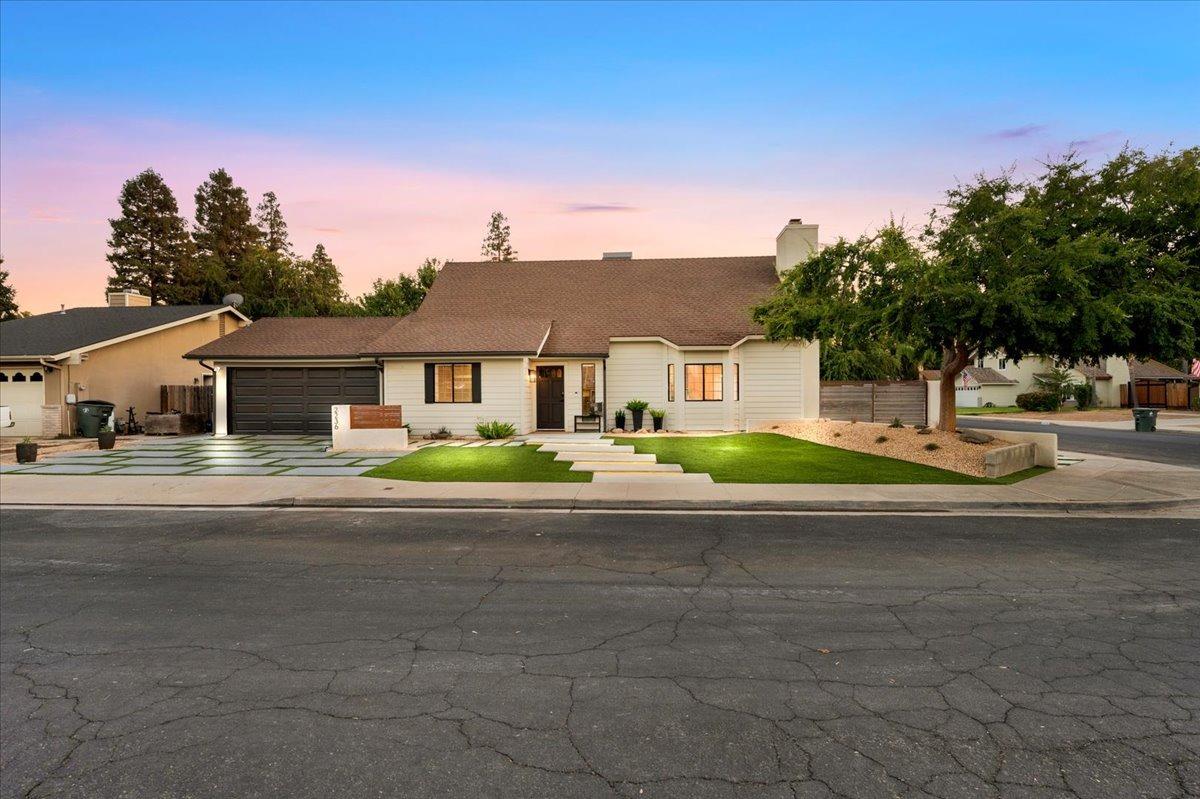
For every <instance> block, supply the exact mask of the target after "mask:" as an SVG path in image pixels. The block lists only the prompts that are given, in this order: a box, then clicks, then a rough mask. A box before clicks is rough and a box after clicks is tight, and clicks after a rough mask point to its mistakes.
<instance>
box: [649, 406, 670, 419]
mask: <svg viewBox="0 0 1200 799" xmlns="http://www.w3.org/2000/svg"><path fill="white" fill-rule="evenodd" d="M650 418H651V419H658V420H659V421H662V420H663V419H666V418H667V412H666V411H664V410H663V409H662V408H651V409H650Z"/></svg>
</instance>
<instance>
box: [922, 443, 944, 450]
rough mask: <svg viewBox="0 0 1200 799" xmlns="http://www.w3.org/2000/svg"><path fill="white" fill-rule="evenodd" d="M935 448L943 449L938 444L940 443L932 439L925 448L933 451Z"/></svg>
mask: <svg viewBox="0 0 1200 799" xmlns="http://www.w3.org/2000/svg"><path fill="white" fill-rule="evenodd" d="M935 449H941V447H940V446H938V443H937V442H936V441H930V442H929V443H928V444H926V445H925V450H926V451H927V452H933V451H934V450H935Z"/></svg>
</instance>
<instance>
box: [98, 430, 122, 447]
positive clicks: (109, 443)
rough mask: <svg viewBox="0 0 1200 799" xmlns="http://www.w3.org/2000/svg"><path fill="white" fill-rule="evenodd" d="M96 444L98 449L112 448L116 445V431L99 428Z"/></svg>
mask: <svg viewBox="0 0 1200 799" xmlns="http://www.w3.org/2000/svg"><path fill="white" fill-rule="evenodd" d="M96 444H97V446H99V447H100V449H112V448H113V447H115V446H116V445H117V431H116V430H101V431H100V432H99V433H97V434H96Z"/></svg>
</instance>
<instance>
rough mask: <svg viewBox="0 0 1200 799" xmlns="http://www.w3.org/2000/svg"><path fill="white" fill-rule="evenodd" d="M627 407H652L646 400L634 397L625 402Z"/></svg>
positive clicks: (640, 408)
mask: <svg viewBox="0 0 1200 799" xmlns="http://www.w3.org/2000/svg"><path fill="white" fill-rule="evenodd" d="M625 407H626V408H628V409H629V410H631V411H644V410H646V409H647V408H649V407H650V403H648V402H646V401H645V400H639V399H632V400H630V401H629V402H627V403H625Z"/></svg>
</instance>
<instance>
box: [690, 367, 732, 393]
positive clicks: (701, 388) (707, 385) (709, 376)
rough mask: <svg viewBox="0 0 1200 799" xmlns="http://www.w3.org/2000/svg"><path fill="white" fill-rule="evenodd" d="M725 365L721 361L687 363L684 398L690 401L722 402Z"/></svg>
mask: <svg viewBox="0 0 1200 799" xmlns="http://www.w3.org/2000/svg"><path fill="white" fill-rule="evenodd" d="M724 378H725V373H724V367H723V365H722V364H719V363H685V364H684V365H683V398H684V399H685V400H687V401H688V402H720V401H721V399H722V398H723V396H724V393H723V389H724V387H725V386H724Z"/></svg>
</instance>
